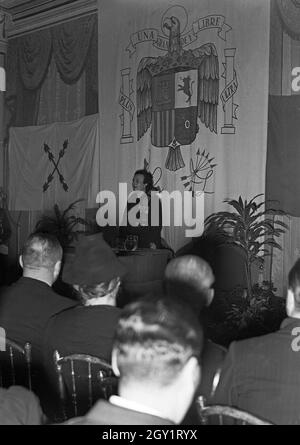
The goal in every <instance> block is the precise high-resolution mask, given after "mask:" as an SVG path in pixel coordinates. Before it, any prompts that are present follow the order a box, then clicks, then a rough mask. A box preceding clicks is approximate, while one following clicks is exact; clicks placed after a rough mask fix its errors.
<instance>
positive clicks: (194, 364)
mask: <svg viewBox="0 0 300 445" xmlns="http://www.w3.org/2000/svg"><path fill="white" fill-rule="evenodd" d="M182 377H183V379H184V381H185V382H190V383H192V384H193V387H194V390H195V391H196V389H197V388H198V386H199V383H200V381H201V367H200V365H199V362H198V360H197V358H196V357H195V356H192V357H190V358H189V360H188V361H187V362H186V364H185V365H184V368H183V369H182Z"/></svg>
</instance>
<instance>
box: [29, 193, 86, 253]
mask: <svg viewBox="0 0 300 445" xmlns="http://www.w3.org/2000/svg"><path fill="white" fill-rule="evenodd" d="M81 201H83V200H82V199H78V200H76V201H74V202H72V203H71V204H70V205H69V206H68V207H67V208H66V209H65V210H60V208H59V206H58V205H57V204H55V205H54V207H53V210H54V212H53V215H47V214H45V215H43V216H42V217H41V218H40V220H39V221H38V222H37V223H36V226H35V231H36V232H44V233H51V234H52V235H55V236H56V237H57V239H58V240H59V242H60V244H61V246H62V248H63V249H64V250H66V249H67V250H68V249H69V248H70V247H71V246H72V243H73V242H74V241H75V240H76V239H77V237H78V234H79V233H82V232H83V231H82V230H77V227H78V225H83V226H87V225H88V222H87V221H86V220H85V219H84V218H81V217H79V216H75V215H74V214H73V213H71V212H73V211H74V209H75V207H76V205H77V204H78V203H79V202H81Z"/></svg>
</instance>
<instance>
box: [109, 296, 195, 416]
mask: <svg viewBox="0 0 300 445" xmlns="http://www.w3.org/2000/svg"><path fill="white" fill-rule="evenodd" d="M202 345H203V334H202V329H201V326H200V324H199V322H198V320H197V318H196V317H195V315H194V314H193V312H192V311H191V310H190V308H189V307H187V306H184V305H183V304H181V302H179V301H178V300H177V299H176V297H174V298H173V299H170V298H162V299H160V298H149V297H148V298H146V299H141V300H139V301H137V302H135V303H132V304H130V305H128V306H126V307H125V308H124V309H123V312H122V315H121V317H120V320H119V323H118V326H117V329H116V334H115V343H114V348H113V362H114V361H115V364H116V368H117V369H118V371H119V374H120V387H119V390H120V395H121V396H122V395H123V394H124V392H125V395H126V396H127V397H128V393H129V397H130V398H131V397H133V399H134V397H135V401H141V402H142V403H144V404H147V403H148V405H149V404H150V405H151V406H152V408H153V407H157V406H158V407H159V409H160V411H161V412H163V417H167V418H170V419H171V420H173V421H175V422H176V423H177V422H179V421H181V419H182V418H183V416H184V415H185V412H186V410H187V409H188V407H189V406H190V403H191V401H192V398H193V396H194V392H195V390H196V388H197V385H198V383H199V376H200V368H199V361H198V360H200V356H201V351H202ZM183 375H184V376H185V377H187V378H186V379H185V377H182V376H183ZM184 379H185V380H184ZM175 387H176V389H175V390H174V388H175ZM128 388H130V389H129V390H128ZM170 388H171V389H170ZM122 392H123V394H122ZM181 392H182V394H181ZM133 393H135V394H134V395H133ZM154 395H155V398H156V400H152V397H154ZM157 398H158V400H157ZM172 398H178V400H180V398H181V401H180V403H179V405H180V404H181V406H180V407H178V406H177V407H175V406H172V405H174V403H172ZM137 399H141V400H137ZM170 405H171V406H170ZM163 407H164V408H163Z"/></svg>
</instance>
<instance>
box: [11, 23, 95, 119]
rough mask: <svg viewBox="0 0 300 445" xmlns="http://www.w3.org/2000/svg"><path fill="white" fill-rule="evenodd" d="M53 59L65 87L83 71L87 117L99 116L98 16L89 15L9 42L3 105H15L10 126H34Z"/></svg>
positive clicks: (73, 81) (74, 80)
mask: <svg viewBox="0 0 300 445" xmlns="http://www.w3.org/2000/svg"><path fill="white" fill-rule="evenodd" d="M52 57H54V60H55V63H56V67H57V70H58V72H59V75H60V77H61V79H62V80H63V82H65V83H66V84H73V83H75V82H76V81H77V80H78V79H79V78H80V77H81V75H82V73H83V71H84V70H86V114H93V113H97V112H98V81H97V80H98V70H97V16H96V15H90V16H87V17H81V18H79V19H76V20H73V21H70V22H67V23H63V24H60V25H57V26H54V27H53V28H51V29H45V30H41V31H38V32H34V33H31V34H27V35H25V36H22V37H17V38H15V39H12V40H11V41H10V42H9V51H8V67H7V71H8V77H9V78H10V82H9V86H8V92H7V94H6V101H7V104H9V103H11V102H12V100H13V101H14V107H13V110H14V111H13V112H14V113H15V115H14V116H10V122H9V124H10V125H15V126H26V125H35V124H36V122H37V116H38V106H39V98H40V91H41V86H42V84H43V81H44V79H45V77H46V75H47V71H48V68H49V64H50V61H51V58H52ZM11 109H12V107H11V106H10V113H11ZM7 111H9V110H7Z"/></svg>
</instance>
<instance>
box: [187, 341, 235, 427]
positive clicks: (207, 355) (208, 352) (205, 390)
mask: <svg viewBox="0 0 300 445" xmlns="http://www.w3.org/2000/svg"><path fill="white" fill-rule="evenodd" d="M225 355H226V349H225V348H223V346H220V345H217V344H216V343H213V342H212V341H210V340H206V341H205V343H204V347H203V352H202V357H201V382H200V385H199V387H198V389H197V392H196V394H195V399H196V398H197V397H198V396H199V395H201V396H204V397H205V400H206V403H207V404H210V403H211V393H212V391H213V390H214V389H215V388H214V384H215V382H214V378H215V376H216V374H218V373H219V371H220V369H221V368H222V365H223V361H224V358H225ZM198 422H199V416H198V413H197V407H196V404H195V400H194V402H193V403H192V405H191V407H190V409H189V411H188V412H187V414H186V416H185V418H184V420H183V424H184V425H196V424H197V423H198Z"/></svg>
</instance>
